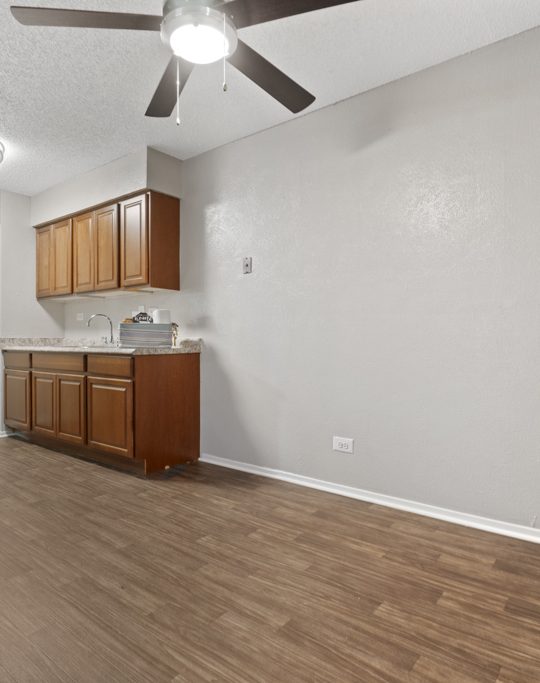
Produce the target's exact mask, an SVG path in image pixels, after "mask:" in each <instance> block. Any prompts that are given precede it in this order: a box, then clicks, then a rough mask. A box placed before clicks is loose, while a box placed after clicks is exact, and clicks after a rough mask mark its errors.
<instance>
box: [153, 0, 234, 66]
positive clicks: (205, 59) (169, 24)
mask: <svg viewBox="0 0 540 683" xmlns="http://www.w3.org/2000/svg"><path fill="white" fill-rule="evenodd" d="M161 39H162V40H163V42H164V43H165V44H166V45H170V47H171V49H172V51H173V52H174V54H175V55H176V56H177V57H181V58H182V59H185V60H186V61H188V62H191V63H192V64H212V62H217V61H219V60H220V59H223V58H224V57H230V56H231V55H232V54H233V53H234V51H235V50H236V47H237V45H238V38H237V37H236V29H235V27H234V24H233V23H232V21H231V20H230V19H229V17H228V16H227V15H226V14H225V13H223V12H219V11H218V10H216V9H212V8H211V7H194V6H189V5H186V6H184V7H178V8H177V9H174V10H172V11H171V12H169V13H168V14H167V15H166V16H165V19H164V20H163V23H162V25H161Z"/></svg>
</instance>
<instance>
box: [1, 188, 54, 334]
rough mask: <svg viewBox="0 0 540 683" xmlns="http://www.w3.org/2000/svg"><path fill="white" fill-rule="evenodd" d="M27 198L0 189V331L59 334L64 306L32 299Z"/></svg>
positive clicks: (32, 258)
mask: <svg viewBox="0 0 540 683" xmlns="http://www.w3.org/2000/svg"><path fill="white" fill-rule="evenodd" d="M30 201H31V200H30V197H25V196H24V195H20V194H14V193H12V192H0V245H1V247H0V273H1V277H0V301H1V305H0V333H1V336H4V337H38V336H39V337H61V336H62V335H63V333H64V306H63V305H61V304H57V303H40V302H38V301H37V300H36V297H35V292H36V260H35V235H34V230H33V228H32V224H31V220H30Z"/></svg>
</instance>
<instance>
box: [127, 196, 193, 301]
mask: <svg viewBox="0 0 540 683" xmlns="http://www.w3.org/2000/svg"><path fill="white" fill-rule="evenodd" d="M120 264H121V267H120V285H121V286H122V287H134V286H138V287H140V286H144V285H149V286H150V287H156V288H159V289H172V290H179V289H180V200H179V199H177V198H176V197H170V196H169V195H165V194H161V193H160V192H152V191H150V192H146V193H145V194H142V195H139V196H138V197H133V198H131V199H128V200H126V201H123V202H121V204H120Z"/></svg>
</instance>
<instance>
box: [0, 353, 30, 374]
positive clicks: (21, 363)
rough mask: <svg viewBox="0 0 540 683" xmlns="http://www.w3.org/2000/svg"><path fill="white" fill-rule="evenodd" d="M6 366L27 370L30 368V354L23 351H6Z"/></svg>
mask: <svg viewBox="0 0 540 683" xmlns="http://www.w3.org/2000/svg"><path fill="white" fill-rule="evenodd" d="M4 366H5V367H6V368H14V369H15V370H18V369H23V370H26V369H27V368H30V354H29V353H24V352H23V351H4Z"/></svg>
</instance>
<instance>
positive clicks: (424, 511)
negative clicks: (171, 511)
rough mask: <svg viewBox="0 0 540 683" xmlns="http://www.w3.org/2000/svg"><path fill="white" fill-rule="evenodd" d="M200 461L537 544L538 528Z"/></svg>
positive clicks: (266, 470) (223, 461) (206, 458)
mask: <svg viewBox="0 0 540 683" xmlns="http://www.w3.org/2000/svg"><path fill="white" fill-rule="evenodd" d="M201 461H202V462H207V463H210V464H212V465H219V466H220V467H228V468H229V469H233V470H240V471H241V472H249V473H250V474H258V475H260V476H262V477H269V478H270V479H280V480H281V481H287V482H289V483H290V484H298V485H299V486H307V487H308V488H312V489H319V490H320V491H326V492H327V493H335V494H337V495H339V496H346V497H348V498H356V499H357V500H363V501H364V502H366V503H375V504H377V505H384V506H386V507H391V508H396V509H397V510H405V511H406V512H412V513H414V514H417V515H425V516H426V517H433V518H434V519H441V520H443V521H445V522H452V523H453V524H461V525H462V526H468V527H472V528H473V529H481V530H482V531H489V532H491V533H494V534H501V535H502V536H510V537H512V538H519V539H520V540H523V541H530V542H532V543H540V529H533V528H532V527H527V526H523V525H521V524H511V523H510V522H501V521H499V520H497V519H489V518H487V517H479V516H478V515H471V514H468V513H466V512H457V511H456V510H448V509H447V508H440V507H436V506H435V505H426V504H425V503H417V502H416V501H414V500H407V499H406V498H395V497H394V496H386V495H384V494H382V493H374V492H373V491H366V490H364V489H357V488H354V487H353V486H344V485H342V484H333V483H332V482H329V481H323V480H321V479H312V478H311V477H304V476H302V475H301V474H292V473H291V472H284V471H283V470H274V469H272V468H270V467H261V466H260V465H250V464H249V463H244V462H238V461H237V460H227V458H219V457H218V456H216V455H209V454H207V453H203V454H202V455H201Z"/></svg>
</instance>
